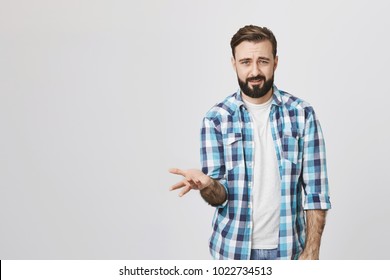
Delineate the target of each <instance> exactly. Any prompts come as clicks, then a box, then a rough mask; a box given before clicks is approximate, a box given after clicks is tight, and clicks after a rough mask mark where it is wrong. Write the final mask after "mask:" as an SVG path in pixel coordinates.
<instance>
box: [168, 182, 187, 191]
mask: <svg viewBox="0 0 390 280" xmlns="http://www.w3.org/2000/svg"><path fill="white" fill-rule="evenodd" d="M185 182H186V181H185V180H183V181H181V182H179V183H176V184H174V185H173V186H172V187H170V188H169V190H170V191H173V190H177V189H180V188H182V187H184V186H186V183H185Z"/></svg>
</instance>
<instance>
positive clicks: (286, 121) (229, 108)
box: [201, 86, 331, 260]
mask: <svg viewBox="0 0 390 280" xmlns="http://www.w3.org/2000/svg"><path fill="white" fill-rule="evenodd" d="M270 122H271V130H272V137H273V140H274V144H275V151H276V156H277V159H278V166H279V173H280V178H281V197H280V225H279V245H278V258H279V259H297V258H298V257H299V255H300V253H301V252H302V250H303V248H304V244H305V217H304V210H307V209H330V207H331V205H330V200H329V195H328V178H327V171H326V159H325V144H324V139H323V136H322V131H321V127H320V123H319V121H318V120H317V118H316V115H315V113H314V111H313V108H312V107H311V106H310V105H309V104H308V103H306V102H305V101H303V100H301V99H299V98H296V97H294V96H292V95H290V94H288V93H286V92H283V91H279V90H278V89H277V88H276V86H274V92H273V101H272V103H271V112H270ZM253 155H254V140H253V122H252V120H251V118H250V115H249V112H248V110H247V109H246V107H245V105H244V103H243V101H242V96H241V93H240V91H238V92H237V93H235V94H233V95H231V96H229V97H228V98H226V99H225V100H224V101H223V102H221V103H219V104H217V105H215V106H214V107H213V108H212V109H211V110H210V111H209V112H208V113H207V115H206V117H205V118H204V120H203V126H202V129H201V162H202V171H203V172H204V173H205V174H207V175H209V176H210V177H211V178H213V179H215V180H218V181H219V182H220V183H221V184H222V185H223V186H224V187H225V189H226V193H227V197H228V198H227V200H226V201H225V202H224V203H223V204H222V205H219V206H217V208H216V212H215V215H214V218H213V224H212V226H213V233H212V236H211V238H210V252H211V254H212V256H213V258H215V259H244V260H245V259H249V258H250V251H251V239H252V229H253V222H252V208H251V203H250V202H251V200H252V180H253V164H254V158H253ZM302 191H303V192H302ZM303 194H304V195H303ZM275 199H278V198H275Z"/></svg>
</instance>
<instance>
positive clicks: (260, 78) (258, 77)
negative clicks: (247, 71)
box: [246, 75, 265, 83]
mask: <svg viewBox="0 0 390 280" xmlns="http://www.w3.org/2000/svg"><path fill="white" fill-rule="evenodd" d="M258 80H263V81H265V77H264V76H262V75H257V76H256V77H250V78H248V79H246V82H247V83H248V82H252V81H258Z"/></svg>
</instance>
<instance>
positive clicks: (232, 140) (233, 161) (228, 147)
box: [223, 132, 243, 170]
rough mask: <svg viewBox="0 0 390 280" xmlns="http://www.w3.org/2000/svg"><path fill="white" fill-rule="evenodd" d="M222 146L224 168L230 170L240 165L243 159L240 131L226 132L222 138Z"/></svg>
mask: <svg viewBox="0 0 390 280" xmlns="http://www.w3.org/2000/svg"><path fill="white" fill-rule="evenodd" d="M223 146H224V158H225V167H226V170H231V169H233V168H234V167H236V166H238V165H240V163H242V160H243V146H242V135H241V133H234V132H232V133H227V134H226V135H225V137H224V138H223Z"/></svg>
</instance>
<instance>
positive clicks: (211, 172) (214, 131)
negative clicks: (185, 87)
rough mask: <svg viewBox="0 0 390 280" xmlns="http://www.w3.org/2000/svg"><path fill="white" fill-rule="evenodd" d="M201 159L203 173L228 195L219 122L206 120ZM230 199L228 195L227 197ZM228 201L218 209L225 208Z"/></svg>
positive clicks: (203, 124)
mask: <svg viewBox="0 0 390 280" xmlns="http://www.w3.org/2000/svg"><path fill="white" fill-rule="evenodd" d="M200 134H201V148H200V158H201V165H202V172H203V173H204V174H206V175H208V176H210V177H211V178H212V179H214V180H217V181H218V182H219V183H220V184H221V185H222V186H223V187H224V188H225V191H226V194H228V189H227V181H226V175H225V173H226V172H225V171H226V167H225V162H224V152H223V142H222V134H221V131H220V123H219V121H218V120H215V119H209V118H204V119H203V123H202V128H201V133H200ZM226 197H228V195H226ZM226 204H227V199H226V201H225V202H224V203H222V204H221V205H218V206H216V207H217V208H222V207H225V206H226Z"/></svg>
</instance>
